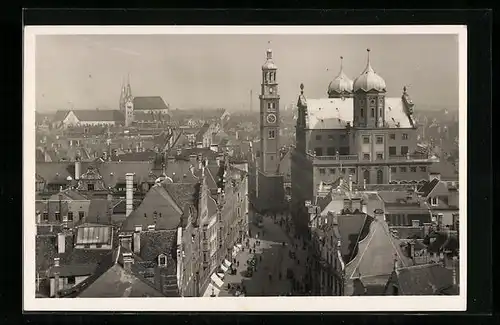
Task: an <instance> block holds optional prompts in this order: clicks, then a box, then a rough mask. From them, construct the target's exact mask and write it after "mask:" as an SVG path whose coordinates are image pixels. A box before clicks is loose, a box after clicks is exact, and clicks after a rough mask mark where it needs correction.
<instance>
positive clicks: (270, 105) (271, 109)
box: [267, 103, 276, 112]
mask: <svg viewBox="0 0 500 325" xmlns="http://www.w3.org/2000/svg"><path fill="white" fill-rule="evenodd" d="M275 110H276V108H275V106H274V103H267V111H268V112H274V111H275Z"/></svg>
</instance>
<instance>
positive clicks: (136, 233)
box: [134, 226, 142, 254]
mask: <svg viewBox="0 0 500 325" xmlns="http://www.w3.org/2000/svg"><path fill="white" fill-rule="evenodd" d="M141 231H142V226H135V231H134V253H136V254H139V253H140V252H141Z"/></svg>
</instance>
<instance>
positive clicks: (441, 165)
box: [429, 159, 458, 181]
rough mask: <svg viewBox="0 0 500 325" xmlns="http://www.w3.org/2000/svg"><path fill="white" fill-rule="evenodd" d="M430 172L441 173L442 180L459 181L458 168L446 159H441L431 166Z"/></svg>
mask: <svg viewBox="0 0 500 325" xmlns="http://www.w3.org/2000/svg"><path fill="white" fill-rule="evenodd" d="M429 171H430V172H433V173H439V174H440V175H441V179H442V180H456V181H458V168H457V167H456V166H455V165H453V164H452V163H451V162H449V161H448V160H446V159H440V160H439V162H435V163H433V164H432V165H431V167H430V168H429Z"/></svg>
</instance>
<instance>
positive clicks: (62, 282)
mask: <svg viewBox="0 0 500 325" xmlns="http://www.w3.org/2000/svg"><path fill="white" fill-rule="evenodd" d="M88 277H89V276H88V275H84V276H75V277H74V278H75V283H74V284H68V278H67V277H60V278H59V287H58V288H59V290H64V289H69V288H71V287H74V286H75V285H77V284H78V283H80V282H82V281H83V280H85V279H86V278H88ZM55 284H56V281H55V278H51V279H50V297H54V296H55Z"/></svg>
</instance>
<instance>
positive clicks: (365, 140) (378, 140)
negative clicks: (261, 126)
mask: <svg viewBox="0 0 500 325" xmlns="http://www.w3.org/2000/svg"><path fill="white" fill-rule="evenodd" d="M269 104H271V103H268V110H269ZM327 137H328V140H335V136H334V135H333V134H328V135H327ZM322 139H323V136H322V135H321V134H316V141H321V140H322ZM345 139H346V135H345V134H340V140H345ZM389 139H390V140H396V134H395V133H390V134H389ZM401 139H402V140H408V139H409V136H408V133H403V134H401ZM363 143H364V144H368V143H370V136H363ZM375 143H376V144H383V143H384V137H383V136H381V135H377V136H376V137H375Z"/></svg>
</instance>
